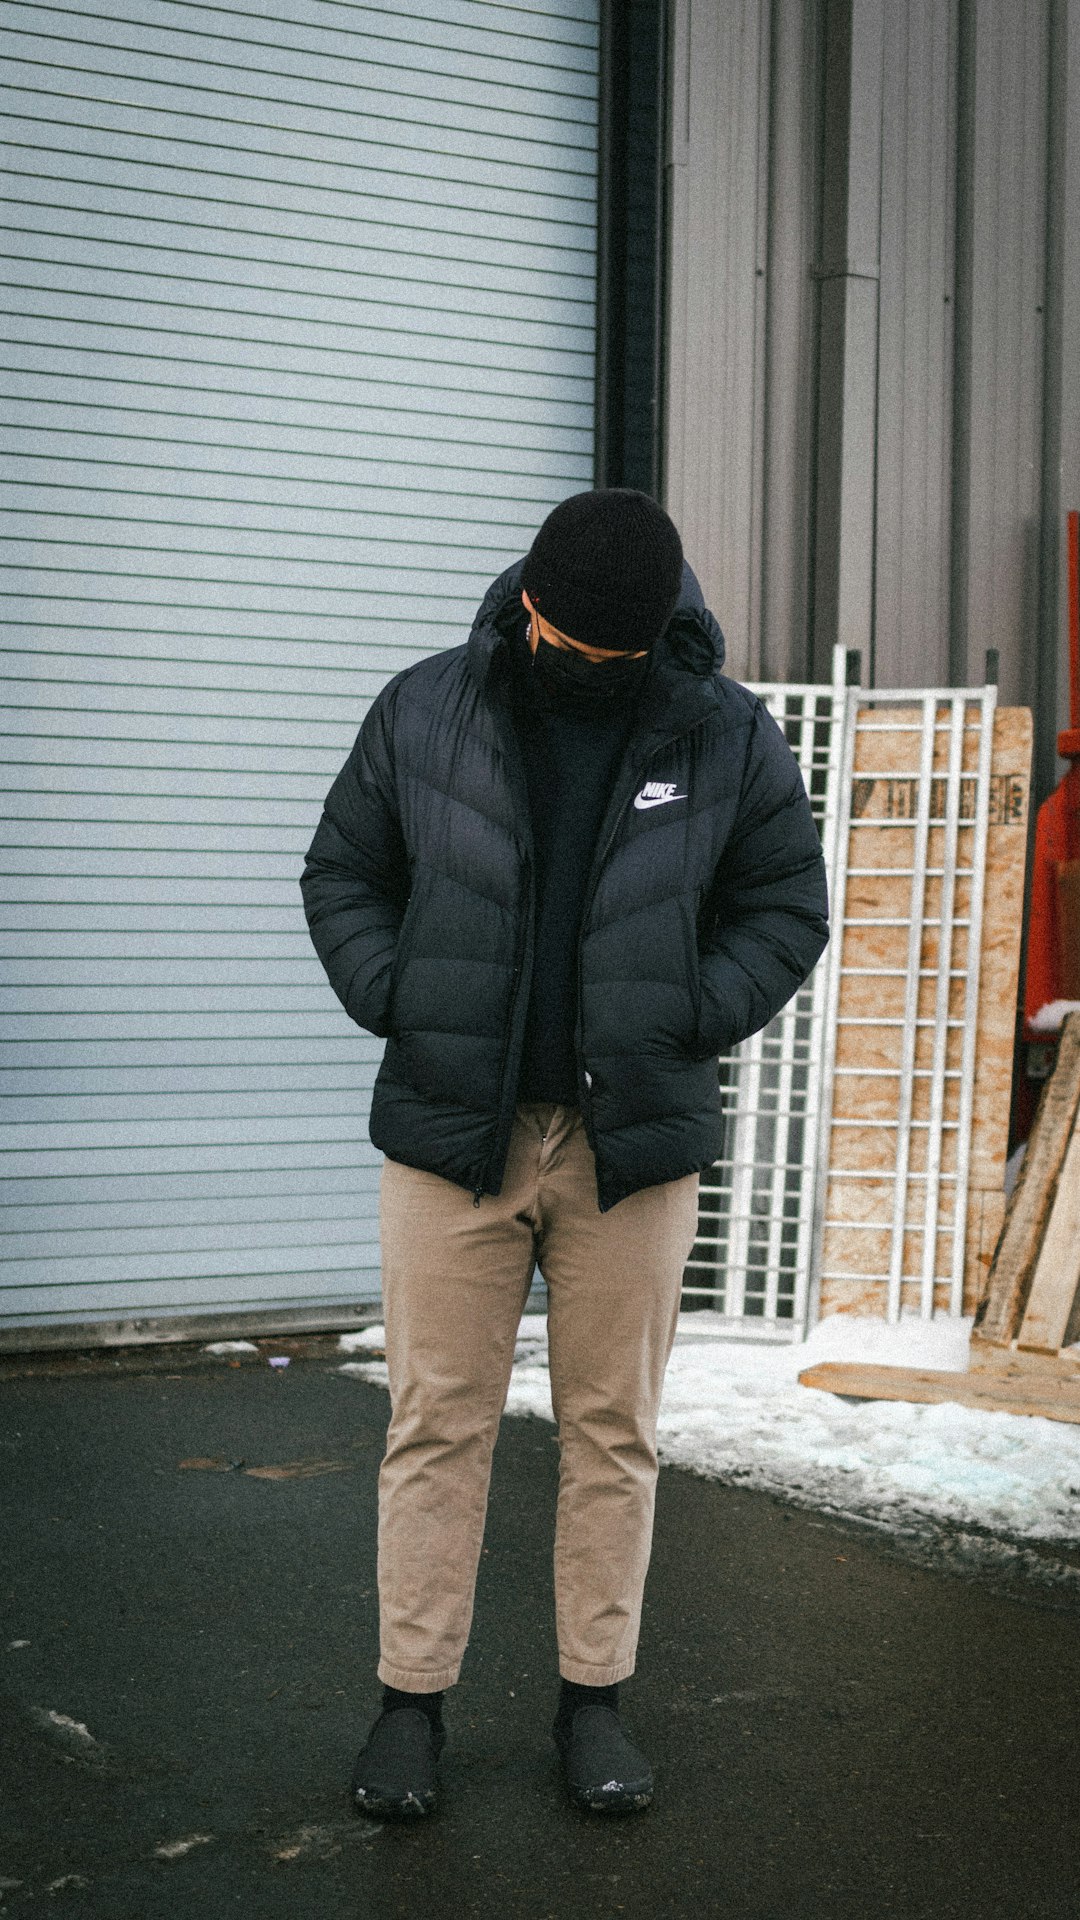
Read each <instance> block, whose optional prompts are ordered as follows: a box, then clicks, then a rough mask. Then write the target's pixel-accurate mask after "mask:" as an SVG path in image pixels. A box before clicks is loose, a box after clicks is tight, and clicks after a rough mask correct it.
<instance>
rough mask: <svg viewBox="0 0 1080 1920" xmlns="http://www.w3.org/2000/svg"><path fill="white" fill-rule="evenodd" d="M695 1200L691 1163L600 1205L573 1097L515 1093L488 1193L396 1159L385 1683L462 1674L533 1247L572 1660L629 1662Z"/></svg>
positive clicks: (386, 1254)
mask: <svg viewBox="0 0 1080 1920" xmlns="http://www.w3.org/2000/svg"><path fill="white" fill-rule="evenodd" d="M697 1197H698V1176H697V1174H696V1173H694V1174H688V1175H687V1176H686V1177H685V1178H684V1179H681V1180H672V1181H668V1182H665V1183H664V1184H662V1185H660V1186H654V1187H647V1188H645V1189H644V1190H643V1191H642V1192H640V1193H635V1194H631V1196H630V1197H629V1199H626V1200H622V1201H620V1202H619V1204H618V1205H617V1206H616V1207H614V1208H612V1210H611V1211H610V1212H609V1213H601V1212H600V1210H599V1208H598V1206H597V1203H596V1184H595V1177H594V1172H593V1155H592V1151H591V1149H590V1147H589V1144H588V1141H587V1140H586V1137H585V1131H584V1127H583V1125H582V1122H581V1116H580V1114H579V1113H578V1112H577V1110H576V1109H575V1108H571V1107H555V1106H550V1105H547V1106H537V1105H529V1106H519V1107H518V1109H517V1114H516V1118H515V1121H514V1129H513V1135H512V1139H511V1143H510V1154H509V1159H508V1161H507V1167H506V1175H505V1178H504V1180H503V1186H502V1192H501V1193H500V1194H499V1195H498V1197H497V1198H491V1197H490V1196H488V1195H485V1196H484V1198H483V1199H482V1200H481V1202H480V1205H479V1207H477V1206H475V1205H474V1203H473V1196H472V1195H471V1194H470V1193H467V1192H466V1191H465V1190H464V1189H463V1188H461V1187H457V1186H455V1185H453V1184H452V1183H451V1182H450V1181H448V1180H443V1179H441V1178H440V1177H439V1176H438V1175H437V1174H431V1173H420V1172H418V1171H417V1170H416V1169H414V1168H412V1167H405V1166H402V1165H401V1164H400V1163H399V1162H398V1161H395V1160H387V1161H386V1162H385V1165H384V1167H383V1174H382V1191H381V1203H380V1223H381V1232H382V1253H383V1302H384V1308H385V1321H386V1358H387V1365H388V1368H389V1374H390V1398H391V1406H392V1414H391V1420H390V1430H389V1433H388V1436H387V1445H386V1456H385V1458H384V1460H383V1463H382V1468H381V1471H380V1475H379V1619H380V1652H381V1658H380V1661H379V1678H380V1679H381V1680H382V1681H383V1682H384V1683H385V1684H387V1685H389V1686H394V1687H400V1688H402V1689H403V1690H405V1691H407V1692H411V1693H424V1692H429V1691H430V1692H433V1691H435V1690H436V1689H438V1688H441V1687H448V1686H452V1685H453V1683H454V1681H455V1680H456V1679H457V1677H458V1673H459V1670H460V1667H461V1659H462V1655H463V1653H464V1651H465V1643H466V1641H467V1639H468V1635H469V1627H470V1624H471V1621H472V1610H473V1591H474V1587H475V1583H476V1570H477V1566H478V1564H479V1559H480V1548H481V1542H482V1539H483V1531H484V1518H485V1514H486V1511H487V1497H488V1481H489V1478H490V1472H491V1455H492V1450H493V1448H494V1445H495V1437H496V1434H497V1431H498V1426H499V1417H500V1415H501V1413H502V1410H503V1406H504V1404H505V1400H506V1393H507V1388H508V1385H509V1380H510V1369H511V1366H512V1364H513V1358H514V1343H515V1336H516V1332H517V1326H518V1321H519V1320H520V1318H521V1313H522V1309H523V1307H524V1305H525V1301H526V1298H527V1296H528V1292H529V1285H530V1281H531V1276H532V1270H533V1264H534V1261H537V1262H538V1263H539V1266H540V1270H541V1272H542V1273H543V1276H544V1279H545V1281H546V1282H547V1287H548V1343H549V1353H550V1365H551V1391H552V1400H553V1404H554V1409H555V1416H556V1419H557V1420H558V1423H559V1497H558V1509H557V1516H556V1524H555V1610H556V1630H557V1637H558V1647H559V1671H560V1673H561V1674H562V1675H563V1676H564V1677H565V1678H566V1679H568V1680H576V1681H579V1682H582V1683H584V1684H585V1685H587V1686H604V1685H606V1684H607V1683H608V1682H609V1681H613V1680H622V1679H625V1677H626V1676H627V1674H630V1673H632V1672H633V1670H634V1661H635V1655H636V1651H637V1639H638V1628H639V1623H640V1618H641V1597H642V1589H643V1587H644V1583H645V1573H646V1569H647V1567H648V1564H649V1554H650V1550H651V1546H652V1526H653V1502H654V1496H655V1490H656V1472H657V1463H656V1419H657V1411H658V1408H659V1404H660V1389H661V1385H662V1383H663V1378H664V1369H665V1367H666V1366H667V1362H668V1357H669V1355H670V1352H671V1347H672V1343H673V1341H674V1338H675V1327H676V1320H677V1316H678V1311H679V1296H680V1292H681V1286H682V1274H683V1268H684V1266H685V1264H686V1261H687V1259H688V1257H689V1254H690V1249H691V1246H692V1245H693V1241H694V1237H695V1234H696V1231H697ZM522 1524H523V1525H528V1524H529V1517H528V1515H527V1514H523V1515H522Z"/></svg>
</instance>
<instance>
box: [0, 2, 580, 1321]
mask: <svg viewBox="0 0 1080 1920" xmlns="http://www.w3.org/2000/svg"><path fill="white" fill-rule="evenodd" d="M596 15H597V7H596V4H595V0H549V4H547V5H530V4H522V3H521V0H518V3H517V4H514V5H506V6H501V5H495V4H486V3H485V4H483V5H481V4H476V0H426V4H418V5H413V6H410V7H408V8H402V7H394V6H391V5H382V4H368V5H355V6H347V7H346V6H341V5H335V4H323V0H270V3H269V4H268V5H266V6H263V7H261V8H258V9H255V10H252V9H251V8H250V7H244V6H241V5H233V4H230V0H221V3H220V4H218V5H216V6H197V5H190V4H184V5H179V4H177V5H173V4H169V3H168V0H163V3H162V4H160V5H157V6H155V7H154V8H153V9H151V10H149V12H148V10H147V9H146V8H145V7H142V6H139V5H137V4H134V3H133V0H112V3H111V4H109V5H108V6H107V7H106V8H105V9H104V10H96V11H94V12H92V13H91V12H87V11H86V10H85V9H80V8H77V7H75V6H68V5H64V4H58V5H55V6H49V7H46V6H37V5H17V4H12V5H7V6H5V7H4V9H3V26H4V29H5V33H4V44H3V52H4V55H5V60H6V66H5V81H6V105H7V112H8V118H7V122H6V127H7V142H8V146H7V152H6V159H5V165H6V166H7V167H8V168H9V169H10V170H11V172H10V173H9V176H8V178H9V181H11V182H12V184H11V187H10V189H9V190H10V192H11V194H12V198H11V200H10V201H9V202H8V204H7V209H6V214H5V224H6V232H5V240H4V252H5V254H6V256H7V258H6V263H5V264H6V278H7V283H8V284H7V288H6V293H5V299H4V303H3V304H4V307H5V309H6V312H5V314H4V318H3V322H2V328H0V330H2V332H3V335H4V350H3V353H4V366H5V368H6V369H7V372H6V374H5V376H4V379H5V385H6V388H7V391H8V393H9V394H10V395H11V396H12V398H11V401H10V404H9V408H8V417H9V419H10V420H11V421H12V422H13V424H12V426H11V428H10V431H9V432H8V434H7V436H6V442H5V451H4V471H5V476H6V483H7V484H6V513H5V528H4V532H5V534H6V537H7V552H6V555H5V559H6V572H5V581H6V583H7V589H8V591H7V595H6V618H7V623H8V624H7V638H6V642H5V645H6V648H7V649H8V651H7V652H6V654H5V656H4V662H5V668H6V671H7V674H8V676H9V679H8V686H7V699H8V703H9V707H8V739H7V743H6V746H7V754H6V759H7V767H6V773H5V776H4V784H5V786H6V787H7V789H8V792H7V795H6V798H7V800H8V802H9V805H8V808H7V810H6V811H7V813H8V815H9V817H10V821H11V824H10V827H9V830H8V832H7V834H6V836H5V837H6V841H7V845H6V847H5V852H4V859H3V865H4V868H5V883H4V884H5V888H6V903H5V905H4V906H3V909H2V912H3V921H2V928H3V931H2V933H0V942H2V947H0V950H2V953H3V956H4V962H3V966H4V979H5V984H4V987H3V1004H4V1009H5V1013H6V1015H7V1020H6V1027H5V1040H4V1048H3V1058H4V1067H5V1071H6V1083H7V1091H8V1094H9V1096H10V1098H9V1100H8V1116H7V1128H6V1139H5V1148H6V1158H5V1164H4V1174H5V1178H4V1180H3V1199H4V1200H5V1201H6V1202H7V1207H8V1211H7V1213H6V1216H5V1223H6V1227H7V1230H8V1234H9V1238H8V1241H7V1249H8V1254H9V1257H8V1259H7V1262H6V1265H5V1268H4V1281H3V1292H2V1294H0V1323H2V1324H3V1325H5V1326H6V1327H7V1328H8V1329H9V1330H10V1329H12V1328H20V1327H25V1326H27V1325H29V1324H31V1323H32V1324H34V1325H36V1326H38V1327H54V1328H55V1327H59V1326H64V1325H67V1326H70V1325H72V1324H77V1323H82V1322H87V1321H91V1320H94V1321H99V1322H125V1323H130V1322H131V1321H132V1320H135V1319H139V1318H142V1317H144V1316H150V1315H164V1316H172V1315H178V1314H185V1315H193V1316H196V1317H202V1316H206V1315H210V1314H213V1313H215V1312H219V1313H220V1312H223V1311H225V1310H226V1309H229V1310H231V1312H232V1315H233V1317H236V1316H237V1315H238V1314H239V1313H240V1312H241V1311H242V1310H253V1309H265V1308H268V1307H276V1308H278V1309H280V1310H283V1309H285V1308H290V1309H296V1310H298V1311H300V1310H304V1309H307V1310H310V1314H313V1315H314V1316H315V1317H316V1318H317V1317H318V1314H319V1311H320V1310H321V1309H323V1308H324V1307H326V1306H327V1305H328V1304H332V1303H341V1302H355V1301H358V1300H361V1299H364V1298H370V1297H372V1295H373V1294H374V1293H375V1292H376V1290H377V1284H378V1273H377V1244H376V1213H375V1209H376V1181H377V1165H376V1161H377V1156H376V1155H375V1154H374V1152H373V1150H372V1149H371V1147H370V1144H369V1143H368V1140H367V1134H366V1118H365V1117H366V1111H367V1101H368V1092H369V1089H370V1086H371V1083H372V1080H373V1078H374V1074H375V1070H376V1066H377V1062H378V1058H379V1052H380V1049H379V1046H378V1044H377V1043H376V1042H375V1041H373V1040H370V1039H368V1038H367V1037H366V1036H363V1035H361V1034H360V1033H359V1031H358V1030H357V1029H356V1028H354V1027H352V1026H351V1025H350V1024H349V1023H348V1021H347V1020H346V1017H345V1015H344V1013H343V1012H342V1010H341V1008H340V1006H339V1005H338V1002H337V1001H336V999H335V998H334V996H333V995H332V993H331V991H330V988H329V986H328V985H327V983H326V981H325V979H324V977H323V975H322V972H321V969H320V968H319V966H318V962H317V961H316V959H315V956H314V953H313V952H312V950H311V948H310V943H309V941H308V936H307V931H306V928H305V926H304V923H303V917H302V912H301V905H300V898H299V889H298V884H297V882H298V878H299V873H300V868H301V864H302V857H303V852H304V849H305V847H306V846H307V844H308V842H309V840H310V838H311V834H312V832H313V830H314V827H315V824H316V821H317V819H318V814H319V809H320V806H321V803H322V799H323V796H324V794H325V792H326V789H327V787H328V786H329V784H330V781H331V779H332V778H333V776H334V774H335V773H336V772H337V770H338V768H339V766H340V764H341V762H342V760H343V759H344V757H345V755H346V753H347V752H348V749H349V747H350V745H351V743H352V740H353V738H354V735H355V733H356V730H357V728H358V726H359V724H360V721H361V719H362V717H363V714H364V712H365V711H366V707H367V704H368V702H369V700H370V698H371V697H372V695H373V694H374V693H375V692H376V691H377V689H378V688H379V687H380V686H381V685H382V684H383V682H384V681H385V679H386V678H387V677H388V676H389V675H390V673H392V672H393V671H395V670H396V669H398V668H399V667H401V666H402V665H404V664H406V663H407V662H409V661H410V660H413V659H415V658H417V656H418V655H419V654H421V653H423V652H425V651H428V650H430V649H432V648H436V647H441V646H446V645H453V644H456V643H457V642H458V641H459V640H461V639H462V638H464V635H465V633H466V632H467V629H468V624H469V621H470V619H471V616H472V613H473V611H474V608H475V606H476V603H477V601H478V599H479V597H480V595H481V593H482V591H483V589H484V587H485V586H486V584H487V582H488V581H489V579H490V578H491V577H492V575H493V574H494V573H495V572H496V571H498V570H499V569H501V568H502V567H503V566H504V565H505V564H506V563H507V562H508V560H509V559H511V558H512V557H514V556H515V555H516V554H518V553H520V552H521V551H522V550H523V549H524V547H525V546H526V545H527V544H528V541H529V540H530V538H531V535H532V532H533V530H534V529H535V527H536V525H537V524H538V522H539V520H540V519H541V518H542V517H543V515H544V514H545V512H546V511H547V510H548V509H549V507H550V506H551V505H552V504H554V502H555V501H556V500H558V499H560V498H561V497H563V496H564V495H565V494H568V493H572V492H575V491H577V490H578V489H579V488H581V487H584V486H588V485H589V484H591V478H592V445H593V349H594V266H595V258H594V256H595V233H594V227H595V196H596V180H595V169H596V131H595V129H596V74H597V20H596ZM12 176H13V179H12ZM309 1317H310V1315H309ZM278 1324H282V1321H281V1313H280V1311H279V1313H278Z"/></svg>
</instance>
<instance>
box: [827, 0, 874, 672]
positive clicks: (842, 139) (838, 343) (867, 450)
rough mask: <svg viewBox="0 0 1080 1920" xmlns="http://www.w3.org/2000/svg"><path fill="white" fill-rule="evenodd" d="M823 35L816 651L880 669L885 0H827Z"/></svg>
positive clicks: (871, 669) (828, 656)
mask: <svg viewBox="0 0 1080 1920" xmlns="http://www.w3.org/2000/svg"><path fill="white" fill-rule="evenodd" d="M825 34H826V44H825V60H826V84H825V154H824V168H823V183H824V193H825V200H824V207H823V213H822V246H821V260H820V263H819V266H818V269H817V271H818V276H819V278H820V281H821V322H820V356H819V370H818V463H817V514H816V550H815V592H814V651H815V658H816V661H817V665H818V671H819V672H821V673H822V675H823V677H824V671H825V669H826V663H827V662H828V660H829V658H830V656H831V652H832V648H833V647H834V646H835V645H840V646H844V647H858V648H861V649H862V651H863V653H864V655H865V656H866V657H867V659H868V661H869V663H870V673H871V680H873V643H874V623H873V608H874V474H875V439H876V417H877V335H878V272H879V246H880V201H881V112H882V59H883V49H884V17H883V10H882V0H829V4H828V7H827V12H826V28H825Z"/></svg>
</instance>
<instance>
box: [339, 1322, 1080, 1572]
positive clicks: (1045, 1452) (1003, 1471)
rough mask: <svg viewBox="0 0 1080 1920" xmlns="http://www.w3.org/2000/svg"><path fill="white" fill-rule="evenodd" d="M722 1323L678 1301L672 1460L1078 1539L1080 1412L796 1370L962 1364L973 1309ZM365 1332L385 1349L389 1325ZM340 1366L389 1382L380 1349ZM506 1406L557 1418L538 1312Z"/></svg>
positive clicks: (663, 1443) (807, 1501) (668, 1431)
mask: <svg viewBox="0 0 1080 1920" xmlns="http://www.w3.org/2000/svg"><path fill="white" fill-rule="evenodd" d="M721 1326H722V1321H721V1316H720V1315H718V1314H709V1313H688V1314H681V1315H680V1316H679V1328H678V1333H677V1335H676V1341H675V1348H674V1351H673V1353H672V1356H671V1360H670V1363H669V1365H668V1370H667V1376H666V1379H665V1382H664V1393H663V1398H662V1401H661V1407H660V1420H659V1433H658V1444H659V1451H660V1457H661V1459H662V1460H665V1461H668V1462H670V1463H672V1464H674V1465H678V1466H683V1467H688V1468H691V1469H692V1470H693V1471H695V1472H697V1473H703V1474H707V1475H710V1476H712V1477H715V1478H717V1479H722V1480H725V1481H728V1482H732V1483H737V1484H739V1485H741V1486H748V1487H756V1488H759V1489H761V1490H763V1491H766V1492H769V1493H775V1494H779V1495H781V1496H783V1497H784V1498H787V1499H791V1500H795V1501H797V1502H798V1503H799V1504H800V1505H804V1506H819V1507H823V1508H827V1509H828V1510H829V1511H830V1512H833V1513H844V1514H846V1515H847V1516H849V1517H851V1518H859V1519H862V1520H865V1521H867V1522H868V1523H870V1524H878V1525H884V1526H887V1527H889V1528H899V1529H904V1528H910V1527H911V1526H912V1525H918V1524H919V1523H920V1522H925V1521H936V1522H946V1523H949V1524H951V1525H954V1526H964V1527H968V1526H974V1527H976V1528H979V1529H986V1530H987V1531H988V1532H990V1533H1003V1534H1009V1535H1012V1536H1020V1537H1023V1538H1026V1539H1029V1540H1040V1539H1041V1540H1058V1541H1080V1427H1077V1426H1074V1425H1071V1424H1069V1423H1067V1422H1065V1421H1059V1420H1047V1419H1044V1418H1042V1417H1041V1416H1038V1415H1031V1414H1013V1413H1006V1412H1004V1411H1003V1412H988V1411H986V1410H984V1409H983V1408H980V1407H964V1406H960V1405H958V1404H956V1403H955V1402H951V1401H946V1402H943V1403H941V1404H927V1403H920V1402H909V1401H903V1400H865V1401H858V1402H855V1403H852V1402H851V1401H849V1400H845V1399H842V1398H840V1397H839V1396H838V1395H836V1394H832V1393H827V1392H824V1391H823V1390H820V1389H817V1388H813V1387H803V1386H800V1385H799V1382H798V1375H799V1374H800V1373H801V1372H802V1370H803V1369H804V1368H806V1367H808V1366H812V1365H815V1364H816V1363H818V1362H819V1361H823V1360H858V1361H864V1362H868V1363H870V1364H873V1365H879V1366H901V1367H932V1368H935V1369H943V1370H946V1371H952V1372H957V1373H962V1372H966V1370H967V1361H968V1340H969V1335H970V1333H971V1327H972V1321H971V1319H970V1318H966V1319H952V1318H950V1317H948V1316H945V1315H938V1316H935V1318H934V1319H933V1320H924V1319H922V1318H921V1317H920V1316H919V1315H918V1314H911V1315H907V1314H905V1315H904V1317H903V1318H902V1319H901V1320H900V1322H899V1324H897V1325H889V1324H888V1323H887V1322H886V1321H884V1320H879V1319H877V1318H875V1317H871V1316H870V1315H861V1314H859V1315H856V1314H830V1315H828V1316H827V1317H826V1318H825V1319H824V1320H821V1321H819V1322H818V1324H817V1325H816V1326H815V1327H814V1328H813V1329H812V1330H811V1333H810V1336H809V1338H808V1339H807V1340H805V1341H792V1342H789V1343H778V1342H776V1341H769V1340H761V1341H752V1340H750V1339H745V1338H743V1339H732V1338H731V1337H729V1336H728V1335H726V1334H725V1333H723V1332H722V1331H721ZM365 1332H366V1333H367V1334H368V1335H369V1336H370V1338H369V1343H368V1344H369V1346H370V1347H373V1348H376V1349H378V1348H379V1346H380V1345H381V1335H382V1329H381V1328H379V1329H376V1328H367V1329H365ZM1078 1344H1080V1343H1078ZM340 1371H341V1372H342V1373H350V1374H354V1375H356V1376H357V1377H358V1378H362V1379H365V1380H368V1381H371V1382H375V1383H377V1384H380V1385H383V1386H385V1385H386V1381H387V1371H386V1367H385V1364H383V1363H382V1362H380V1361H375V1360H372V1361H369V1362H366V1363H364V1362H352V1363H348V1364H346V1365H345V1366H343V1367H342V1368H341V1369H340ZM506 1410H507V1412H508V1413H511V1414H532V1415H534V1416H536V1417H538V1418H540V1419H542V1420H553V1419H554V1414H553V1412H552V1406H551V1383H550V1379H549V1375H548V1367H547V1324H546V1320H545V1317H544V1316H543V1315H542V1314H530V1315H526V1316H525V1318H524V1319H523V1320H522V1322H521V1327H520V1329H519V1334H518V1341H517V1349H516V1354H515V1360H514V1370H513V1374H512V1377H511V1381H510V1392H509V1395H508V1398H507V1404H506Z"/></svg>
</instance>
